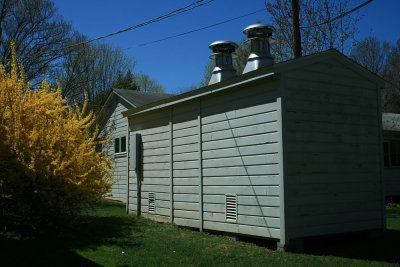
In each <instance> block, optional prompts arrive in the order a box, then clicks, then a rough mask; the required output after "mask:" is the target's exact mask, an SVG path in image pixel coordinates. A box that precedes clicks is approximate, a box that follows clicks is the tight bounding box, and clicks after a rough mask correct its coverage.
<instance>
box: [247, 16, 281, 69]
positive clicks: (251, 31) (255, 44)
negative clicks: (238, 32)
mask: <svg viewBox="0 0 400 267" xmlns="http://www.w3.org/2000/svg"><path fill="white" fill-rule="evenodd" d="M274 31H275V28H274V27H273V26H271V25H267V24H261V23H259V24H253V25H250V26H249V27H247V28H246V29H244V30H243V33H244V34H246V35H247V38H248V40H247V41H246V43H250V56H249V58H248V60H247V63H246V67H245V68H244V70H243V74H244V73H247V72H249V71H253V70H256V69H259V68H261V67H265V66H267V65H271V64H274V58H273V57H272V55H271V52H270V44H271V43H272V41H273V39H272V32H274Z"/></svg>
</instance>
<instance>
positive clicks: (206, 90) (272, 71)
mask: <svg viewBox="0 0 400 267" xmlns="http://www.w3.org/2000/svg"><path fill="white" fill-rule="evenodd" d="M327 56H328V57H329V56H333V57H334V58H335V59H336V60H338V61H340V62H342V63H343V64H345V65H346V66H348V67H349V68H351V69H352V70H354V71H356V72H357V73H358V74H359V75H361V76H363V77H365V79H367V80H370V81H372V82H374V83H376V84H381V85H383V84H384V80H383V79H382V78H381V77H379V76H378V75H376V74H375V73H373V72H371V71H369V70H368V69H366V68H364V67H363V66H361V65H359V64H358V63H357V62H355V61H354V60H352V59H350V58H348V57H347V56H345V55H343V54H342V53H340V52H339V51H337V50H336V49H329V50H327V51H323V52H319V53H315V54H312V55H307V56H303V57H300V58H296V59H292V60H288V61H284V62H279V63H276V64H272V65H268V66H266V67H263V68H260V69H258V70H255V71H251V72H248V73H245V74H241V75H239V76H236V77H234V78H231V79H229V80H226V81H222V82H219V83H215V84H212V85H208V86H205V87H202V88H199V89H197V90H193V91H189V92H187V93H184V94H180V95H176V96H172V97H170V98H168V99H161V100H159V101H156V102H152V103H150V104H146V105H143V106H141V107H137V108H135V109H130V110H127V111H124V112H122V114H123V115H124V116H131V115H135V114H142V113H145V112H148V111H151V110H156V109H159V108H164V107H167V106H171V105H174V104H177V103H180V102H185V101H188V100H192V99H195V98H199V97H202V96H204V95H207V94H212V93H215V92H219V91H224V90H227V89H230V88H232V87H236V86H239V85H242V84H244V83H246V84H247V83H249V82H254V81H256V80H260V79H265V78H268V79H271V78H272V77H276V76H277V75H278V74H279V73H281V72H285V71H288V70H291V69H297V68H301V67H303V66H306V65H308V64H312V63H314V62H318V61H319V60H321V59H325V57H327Z"/></svg>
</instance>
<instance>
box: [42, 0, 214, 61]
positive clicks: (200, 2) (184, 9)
mask: <svg viewBox="0 0 400 267" xmlns="http://www.w3.org/2000/svg"><path fill="white" fill-rule="evenodd" d="M204 1H206V0H198V1H196V2H193V3H191V4H189V5H187V6H184V7H182V8H179V9H176V10H174V11H171V12H169V13H167V14H165V15H162V16H159V17H157V18H154V19H151V20H148V21H146V22H143V23H140V24H137V25H134V26H131V27H129V28H126V29H123V30H119V31H116V32H113V33H110V34H107V35H104V36H100V37H97V38H93V39H90V40H86V41H82V42H79V43H76V44H72V45H67V46H63V47H60V48H57V49H53V50H50V51H47V52H45V53H43V54H48V53H51V52H54V51H58V50H64V49H69V48H73V47H76V46H80V45H85V44H88V43H91V42H94V41H98V40H101V39H105V38H108V37H111V36H114V35H117V34H120V33H124V32H127V31H131V30H134V29H137V28H140V27H144V26H147V25H149V24H151V23H155V22H158V21H161V20H164V19H167V18H170V17H173V16H176V15H178V14H181V13H184V12H187V11H190V10H192V9H195V8H198V7H201V6H204V5H207V4H209V3H211V2H213V1H214V0H208V1H206V2H204Z"/></svg>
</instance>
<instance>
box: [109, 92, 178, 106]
mask: <svg viewBox="0 0 400 267" xmlns="http://www.w3.org/2000/svg"><path fill="white" fill-rule="evenodd" d="M113 91H114V93H115V94H116V95H118V96H120V97H121V98H123V99H124V100H125V101H127V102H128V103H129V104H131V105H132V106H133V107H140V106H144V105H147V104H150V103H152V102H156V101H159V100H162V99H165V98H168V97H171V96H174V95H173V94H165V93H153V92H142V91H136V90H126V89H113Z"/></svg>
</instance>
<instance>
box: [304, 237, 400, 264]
mask: <svg viewBox="0 0 400 267" xmlns="http://www.w3.org/2000/svg"><path fill="white" fill-rule="evenodd" d="M399 240H400V230H387V231H386V232H385V233H384V234H383V236H381V237H379V238H369V237H368V235H366V234H365V233H364V234H362V233H361V234H351V235H340V236H332V237H324V238H318V239H310V240H307V241H306V242H305V251H304V252H303V253H305V254H311V255H318V256H328V255H329V256H336V257H343V258H350V259H359V260H369V261H380V262H386V263H396V264H400V243H399Z"/></svg>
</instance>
